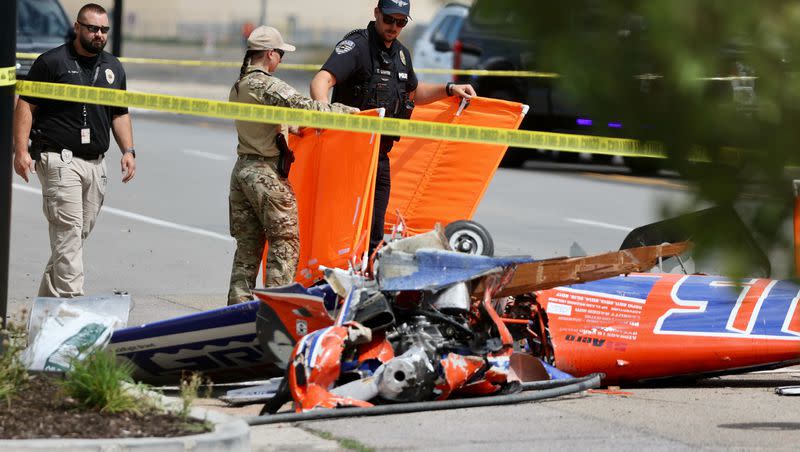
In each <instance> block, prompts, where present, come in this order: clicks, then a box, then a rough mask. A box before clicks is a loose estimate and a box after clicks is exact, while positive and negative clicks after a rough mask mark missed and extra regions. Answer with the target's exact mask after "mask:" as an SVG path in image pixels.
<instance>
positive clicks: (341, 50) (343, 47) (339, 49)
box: [334, 39, 356, 55]
mask: <svg viewBox="0 0 800 452" xmlns="http://www.w3.org/2000/svg"><path fill="white" fill-rule="evenodd" d="M355 47H356V43H355V42H353V41H351V40H349V39H345V40H344V41H341V42H339V44H336V48H335V49H334V50H335V51H336V54H337V55H342V54H345V53H347V52H349V51H351V50H353V49H354V48H355Z"/></svg>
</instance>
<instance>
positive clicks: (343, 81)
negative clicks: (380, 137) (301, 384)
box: [322, 21, 419, 117]
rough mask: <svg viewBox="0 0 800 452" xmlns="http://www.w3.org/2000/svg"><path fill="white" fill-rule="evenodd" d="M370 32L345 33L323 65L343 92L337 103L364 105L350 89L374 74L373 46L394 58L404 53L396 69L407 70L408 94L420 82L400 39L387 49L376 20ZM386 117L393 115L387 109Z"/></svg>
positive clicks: (369, 28) (355, 105)
mask: <svg viewBox="0 0 800 452" xmlns="http://www.w3.org/2000/svg"><path fill="white" fill-rule="evenodd" d="M367 33H368V36H369V39H366V38H365V37H364V35H362V34H361V33H358V32H351V33H350V34H348V35H347V36H345V38H344V39H343V40H341V41H339V43H338V44H337V45H336V48H335V49H334V50H333V52H331V55H330V56H329V57H328V60H327V61H326V62H325V64H323V65H322V70H323V71H328V72H330V73H331V74H333V76H334V77H336V86H335V87H334V90H337V91H338V90H343V91H344V92H343V93H342V94H341V96H337V98H335V99H333V101H334V102H343V103H345V104H347V105H350V106H351V107H360V106H361V105H360V99H352V97H353V96H352V95H351V92H352V90H353V88H352V87H353V86H354V85H358V84H360V83H361V82H362V81H363V80H366V79H368V78H370V77H372V75H373V74H372V71H373V68H372V65H373V64H372V56H371V54H370V46H374V47H375V48H376V49H377V50H378V51H381V50H382V51H385V52H386V53H387V54H388V55H389V57H390V58H392V59H393V60H394V59H395V57H396V56H397V55H398V52H403V53H404V56H403V58H402V60H401V64H400V66H401V67H396V68H394V70H396V71H398V72H405V73H406V74H407V75H408V80H407V81H406V89H407V91H408V92H409V93H411V92H413V91H414V90H416V89H417V85H418V84H419V82H418V81H417V74H416V73H415V72H414V66H413V64H412V63H411V52H409V51H408V49H407V48H406V47H405V46H404V45H403V44H402V43H400V41H398V40H394V41H392V45H391V46H390V47H389V48H388V49H387V48H386V45H385V44H384V43H383V40H382V39H381V38H380V36H378V33H377V32H376V31H375V22H374V21H373V22H370V23H369V25H367ZM387 116H390V117H391V116H392V115H391V113H390V112H387Z"/></svg>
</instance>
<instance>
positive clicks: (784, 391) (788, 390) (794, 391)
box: [775, 386, 800, 396]
mask: <svg viewBox="0 0 800 452" xmlns="http://www.w3.org/2000/svg"><path fill="white" fill-rule="evenodd" d="M775 394H778V395H784V396H800V386H780V387H777V388H775Z"/></svg>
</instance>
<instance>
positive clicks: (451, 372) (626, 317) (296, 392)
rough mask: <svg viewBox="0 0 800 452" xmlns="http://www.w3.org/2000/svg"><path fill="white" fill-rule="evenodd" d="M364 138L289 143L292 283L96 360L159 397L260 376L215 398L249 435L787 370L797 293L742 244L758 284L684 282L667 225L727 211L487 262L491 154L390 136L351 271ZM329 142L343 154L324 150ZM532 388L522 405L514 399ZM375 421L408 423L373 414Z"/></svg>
mask: <svg viewBox="0 0 800 452" xmlns="http://www.w3.org/2000/svg"><path fill="white" fill-rule="evenodd" d="M526 112H527V107H526V106H523V105H520V104H516V103H513V102H506V101H499V100H493V99H483V98H475V99H473V100H472V102H471V103H470V104H469V105H468V106H467V105H466V104H464V103H461V104H459V103H457V102H456V101H455V100H452V99H446V100H444V101H440V102H437V103H435V104H433V105H431V106H425V107H422V108H417V109H416V110H415V112H414V116H415V119H422V120H428V121H434V122H450V123H460V124H481V125H490V126H494V127H505V128H517V127H518V126H519V124H520V122H521V121H522V118H523V116H524V115H525V113H526ZM362 114H373V115H374V114H380V112H377V111H372V112H364V113H362ZM487 118H488V119H487ZM378 141H379V139H378V138H377V136H375V135H369V134H355V133H349V132H339V131H331V130H326V131H322V132H318V131H304V132H303V134H302V136H301V137H299V138H294V137H293V140H292V143H291V145H292V148H294V149H295V152H296V157H297V161H296V167H295V170H294V171H293V172H292V174H291V175H290V180H291V181H292V184H293V187H294V188H295V191H296V193H297V199H298V206H299V222H300V231H301V258H300V263H301V265H300V266H299V269H298V273H297V276H296V283H295V284H293V285H289V286H283V287H275V288H267V289H255V290H253V295H254V299H253V301H250V302H246V303H242V304H239V305H235V306H228V307H224V308H220V309H215V310H211V311H205V312H200V313H197V314H192V315H187V316H182V317H178V318H174V319H168V320H163V321H159V322H154V323H150V324H145V325H140V326H135V327H129V328H122V329H117V330H115V331H113V335H112V336H111V337H110V341H109V342H108V345H107V347H108V349H110V350H113V351H114V352H115V353H116V355H117V357H118V359H120V360H124V361H127V362H129V363H131V364H132V365H133V366H134V369H135V373H134V378H136V379H137V380H140V381H143V382H147V383H151V384H174V383H176V382H177V381H178V380H179V379H180V378H181V376H182V375H183V374H186V373H187V372H201V373H202V374H203V375H204V376H206V377H208V378H209V379H210V380H212V381H213V382H214V383H224V382H242V381H247V380H264V379H267V378H273V380H272V381H271V382H270V384H269V385H267V386H266V387H261V389H260V392H259V391H249V392H248V391H246V390H245V392H243V393H240V394H244V396H242V397H238V398H237V397H236V394H233V395H231V394H229V396H230V397H229V399H228V400H229V401H230V402H231V403H248V402H255V401H261V402H263V401H265V400H267V403H266V405H265V407H264V409H263V411H262V414H265V416H262V418H263V419H262V420H261V422H262V423H268V422H278V421H281V420H284V419H285V420H300V419H299V418H285V417H281V416H286V415H282V414H271V415H266V414H267V413H275V412H276V411H278V409H279V408H280V407H281V406H283V405H284V403H285V402H289V401H292V402H294V408H295V410H296V411H297V412H299V413H301V414H309V412H311V411H313V412H314V413H317V414H316V416H317V417H316V418H320V417H324V416H326V415H320V414H319V413H320V412H326V411H339V410H319V408H337V407H351V408H350V409H349V410H345V411H347V412H349V413H351V414H352V415H368V414H378V413H381V414H382V413H384V412H401V411H402V410H406V411H413V410H417V409H441V408H442V407H445V406H450V405H445V403H448V402H452V403H461V404H460V405H457V406H477V405H479V404H490V405H494V404H498V403H515V402H519V401H523V400H536V399H537V398H542V397H548V396H555V395H562V394H565V393H570V392H576V391H580V390H585V389H587V388H591V387H597V386H599V385H600V384H606V385H608V384H626V385H631V384H633V385H636V384H645V383H649V382H653V381H659V380H663V379H670V378H686V377H704V376H713V375H721V374H727V373H737V372H745V371H750V370H757V369H768V368H776V367H781V366H788V365H792V364H796V363H798V362H800V309H798V299H800V287H798V286H797V285H796V284H794V283H793V282H790V281H780V280H774V279H769V278H768V275H769V263H768V260H767V259H766V256H764V255H763V253H762V252H760V250H758V249H757V245H755V243H754V242H753V240H752V239H751V238H750V237H749V233H747V232H742V233H741V234H742V235H741V236H740V237H739V238H737V243H739V244H740V246H743V247H747V248H748V249H749V250H752V251H753V256H754V258H753V262H754V264H757V265H754V267H756V270H754V272H753V275H754V277H753V278H751V279H744V280H731V279H730V278H727V277H723V276H712V275H708V274H700V273H690V272H688V271H687V270H686V267H687V265H685V264H686V263H687V261H689V260H691V250H692V244H691V242H690V241H689V239H690V238H691V233H688V232H686V231H684V230H682V227H681V226H682V225H685V224H686V223H687V222H694V224H696V225H697V224H702V223H703V219H704V218H705V217H706V216H708V215H730V216H731V221H730V223H731V224H732V225H733V226H736V227H737V228H738V227H741V228H743V227H744V226H743V225H742V224H741V220H739V219H738V217H736V214H735V212H733V211H732V210H730V211H727V210H724V209H709V210H707V211H702V212H700V213H697V214H693V215H690V216H687V217H685V218H682V219H680V218H679V219H677V220H667V221H663V222H659V223H654V224H652V225H647V226H643V227H641V228H638V229H636V230H634V231H632V232H631V233H630V234H629V236H628V237H627V238H626V239H625V241H624V242H623V244H622V246H621V248H620V250H619V251H613V252H608V253H604V254H598V255H591V256H584V257H564V258H555V259H544V260H537V259H535V258H533V257H530V256H510V257H493V256H492V254H493V253H492V251H493V246H492V243H491V237H490V235H489V234H488V232H487V231H486V230H485V229H484V228H483V227H482V226H480V225H479V224H477V223H474V222H471V221H466V220H463V219H464V218H471V217H472V215H473V214H474V212H475V209H476V208H477V205H478V203H479V202H480V199H481V197H482V196H483V193H484V192H485V190H486V188H487V186H488V183H489V181H490V180H491V178H492V176H493V175H494V172H495V171H496V169H497V167H498V164H499V162H500V159H501V158H502V156H503V153H504V152H505V147H503V146H494V145H483V144H474V143H457V142H452V141H446V140H422V139H403V140H401V141H399V142H398V143H397V145H396V146H395V149H394V150H393V151H392V153H391V154H390V157H391V159H392V163H391V165H392V181H393V182H392V185H393V188H392V198H391V201H390V207H389V212H398V215H397V217H398V220H397V222H396V223H395V224H388V225H387V232H391V233H392V234H393V237H394V240H391V241H389V242H388V243H387V244H386V245H385V246H383V247H381V248H379V250H378V251H377V252H376V253H375V255H374V256H366V255H365V253H364V250H365V248H366V241H367V236H368V231H369V219H370V218H371V209H372V206H371V199H372V191H373V190H374V175H375V165H376V164H377V144H378ZM331 146H333V147H335V148H337V149H349V150H350V151H349V152H345V153H339V152H337V153H336V155H335V156H334V155H332V154H334V153H330V152H328V153H326V152H322V149H323V148H326V147H327V148H330V147H331ZM465 155H468V156H469V158H465ZM412 157H413V158H412ZM333 168H337V169H340V170H341V171H345V173H342V172H341V171H340V172H339V173H337V172H336V171H334V170H332V169H333ZM341 180H348V181H350V183H348V184H341V183H340V182H341ZM445 187H447V189H445ZM688 220H691V221H688ZM439 223H441V224H447V225H448V226H447V227H445V228H444V229H442V228H441V227H440V226H438V224H439ZM321 225H324V227H322V226H321ZM676 270H677V271H678V272H675V271H676ZM125 315H127V313H126V314H125ZM531 389H537V390H538V391H528V390H531ZM548 391H549V392H548ZM232 392H234V393H235V391H232ZM528 392H532V393H535V394H533V395H532V396H525V397H523V396H524V395H525V394H527V393H528ZM480 396H491V397H480ZM397 402H402V403H397ZM462 402H463V403H462ZM393 403H394V404H393ZM376 405H381V406H376ZM387 406H394V407H405V408H399V409H395V410H394V411H381V410H379V409H385V408H386V407H387ZM437 407H438V408H437Z"/></svg>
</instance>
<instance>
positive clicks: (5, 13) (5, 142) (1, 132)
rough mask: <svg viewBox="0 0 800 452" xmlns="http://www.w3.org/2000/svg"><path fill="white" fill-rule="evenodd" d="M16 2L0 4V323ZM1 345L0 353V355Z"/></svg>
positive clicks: (2, 318)
mask: <svg viewBox="0 0 800 452" xmlns="http://www.w3.org/2000/svg"><path fill="white" fill-rule="evenodd" d="M16 51H17V2H16V1H14V0H12V1H3V2H0V186H1V187H6V188H5V190H3V189H0V323H2V326H3V328H5V326H6V314H7V311H8V261H9V245H10V241H11V175H12V172H11V156H12V155H13V154H14V151H13V150H12V138H11V125H12V121H13V117H14V89H15V86H14V82H15V80H16V69H15V67H16V64H17V59H16ZM2 347H3V346H2V343H1V342H0V351H2Z"/></svg>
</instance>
